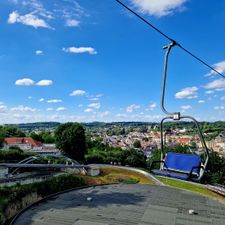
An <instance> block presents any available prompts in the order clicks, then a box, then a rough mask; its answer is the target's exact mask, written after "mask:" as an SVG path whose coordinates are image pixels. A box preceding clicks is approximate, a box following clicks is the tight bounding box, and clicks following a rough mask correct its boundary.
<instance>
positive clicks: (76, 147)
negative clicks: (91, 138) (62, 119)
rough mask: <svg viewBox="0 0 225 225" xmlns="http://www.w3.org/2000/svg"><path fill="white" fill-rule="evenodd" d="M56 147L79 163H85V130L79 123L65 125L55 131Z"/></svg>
mask: <svg viewBox="0 0 225 225" xmlns="http://www.w3.org/2000/svg"><path fill="white" fill-rule="evenodd" d="M55 141H56V146H57V147H58V148H59V149H60V150H61V151H62V152H64V153H65V154H66V155H68V156H69V157H70V158H72V159H75V160H77V161H83V160H84V155H85V152H86V142H85V130H84V128H83V126H82V125H81V124H79V123H65V124H62V125H60V126H59V127H58V128H57V129H56V131H55Z"/></svg>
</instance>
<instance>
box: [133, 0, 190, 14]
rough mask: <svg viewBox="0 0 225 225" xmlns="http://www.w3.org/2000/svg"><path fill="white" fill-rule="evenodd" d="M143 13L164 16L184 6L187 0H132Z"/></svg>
mask: <svg viewBox="0 0 225 225" xmlns="http://www.w3.org/2000/svg"><path fill="white" fill-rule="evenodd" d="M130 1H131V2H132V4H133V5H134V6H135V7H136V8H137V9H138V10H139V11H140V12H142V13H146V14H149V15H153V16H156V17H162V16H167V15H170V14H172V13H173V12H174V11H177V10H181V9H182V8H184V3H185V2H186V0H130Z"/></svg>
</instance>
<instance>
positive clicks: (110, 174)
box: [82, 167, 155, 185]
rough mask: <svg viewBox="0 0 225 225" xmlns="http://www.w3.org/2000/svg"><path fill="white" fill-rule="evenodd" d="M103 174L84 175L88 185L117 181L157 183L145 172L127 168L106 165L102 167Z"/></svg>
mask: <svg viewBox="0 0 225 225" xmlns="http://www.w3.org/2000/svg"><path fill="white" fill-rule="evenodd" d="M100 171H101V174H100V175H99V176H97V177H91V176H82V178H83V179H84V180H85V182H86V183H87V184H88V185H96V184H115V183H126V184H135V183H139V184H155V183H154V181H152V180H150V179H149V178H147V177H146V176H144V175H143V174H140V173H138V172H135V171H129V170H126V169H120V168H115V167H104V168H101V169H100Z"/></svg>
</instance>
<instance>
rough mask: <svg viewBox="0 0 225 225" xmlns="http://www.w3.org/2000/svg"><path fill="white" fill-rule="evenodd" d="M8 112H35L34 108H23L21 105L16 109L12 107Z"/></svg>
mask: <svg viewBox="0 0 225 225" xmlns="http://www.w3.org/2000/svg"><path fill="white" fill-rule="evenodd" d="M10 110H11V111H14V112H35V111H36V109H35V108H30V107H28V106H23V105H19V106H17V107H13V108H11V109H10Z"/></svg>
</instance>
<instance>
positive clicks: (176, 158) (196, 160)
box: [150, 152, 201, 180]
mask: <svg viewBox="0 0 225 225" xmlns="http://www.w3.org/2000/svg"><path fill="white" fill-rule="evenodd" d="M155 163H163V165H164V166H163V169H162V170H155V169H153V170H152V167H153V165H154V164H155ZM200 168H201V157H200V156H199V155H191V154H180V153H173V152H168V153H167V154H166V157H165V160H163V161H153V163H152V165H151V168H150V170H151V172H152V173H153V174H156V175H160V176H168V177H173V178H178V179H181V180H189V179H191V178H192V177H196V176H198V175H199V172H200Z"/></svg>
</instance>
